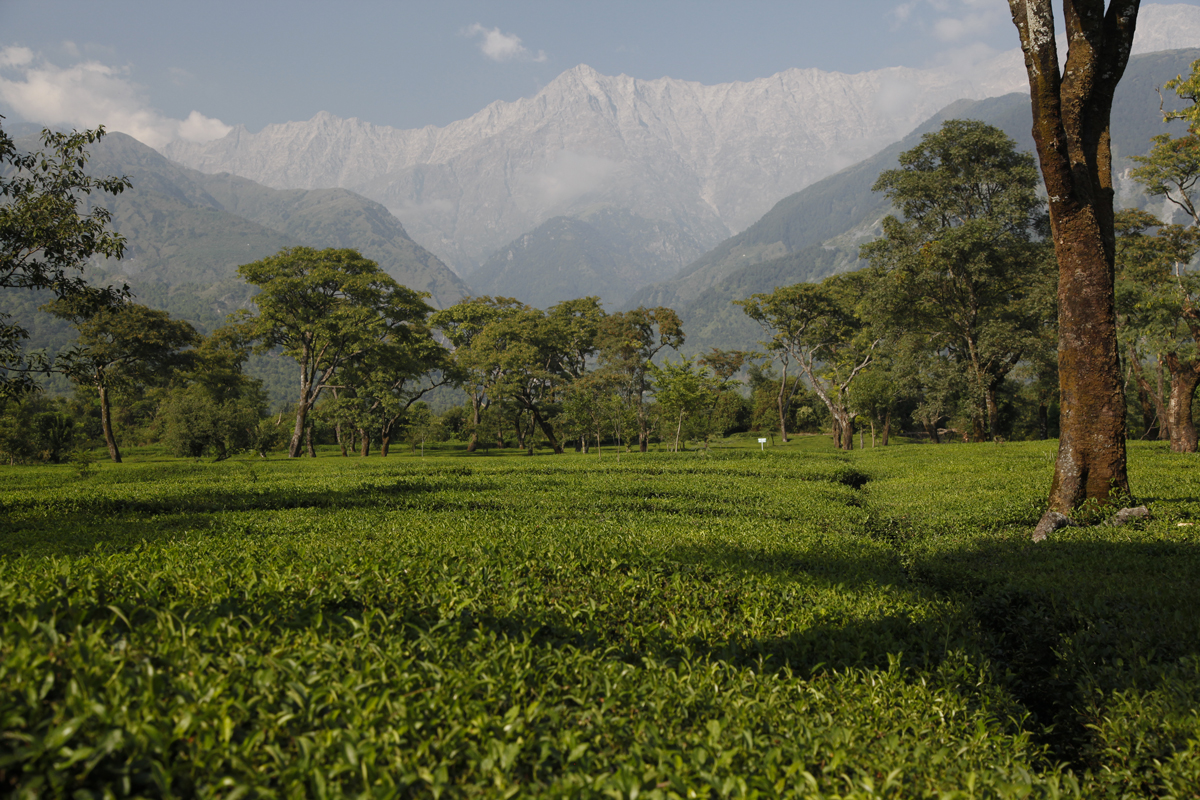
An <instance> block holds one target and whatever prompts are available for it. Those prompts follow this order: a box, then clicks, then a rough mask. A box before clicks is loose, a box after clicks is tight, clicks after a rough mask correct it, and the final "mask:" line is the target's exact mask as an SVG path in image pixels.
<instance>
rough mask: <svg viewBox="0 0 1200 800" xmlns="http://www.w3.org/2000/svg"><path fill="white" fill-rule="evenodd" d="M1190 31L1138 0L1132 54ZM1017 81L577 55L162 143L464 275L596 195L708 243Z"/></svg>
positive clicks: (1186, 14) (1198, 18)
mask: <svg viewBox="0 0 1200 800" xmlns="http://www.w3.org/2000/svg"><path fill="white" fill-rule="evenodd" d="M1014 39H1015V33H1014ZM1197 43H1200V8H1198V7H1195V6H1155V5H1150V6H1146V7H1144V8H1143V9H1142V13H1141V19H1140V21H1139V32H1138V38H1137V43H1136V45H1135V51H1136V52H1145V51H1149V50H1159V49H1168V48H1173V47H1183V46H1195V44H1197ZM1026 86H1027V84H1026V78H1025V73H1024V66H1023V63H1022V60H1021V54H1020V51H1019V50H1014V51H1011V52H1008V53H1004V54H1002V55H1000V56H999V57H997V58H996V59H994V60H993V61H991V62H990V63H988V64H984V65H982V66H979V67H976V68H974V69H971V70H963V69H961V68H955V67H940V68H931V69H909V68H902V67H895V68H888V69H882V70H875V71H872V72H863V73H858V74H854V75H847V74H842V73H835V72H823V71H821V70H816V69H792V70H787V71H785V72H781V73H779V74H777V75H772V76H770V77H768V78H761V79H758V80H754V81H749V82H744V83H727V84H720V85H716V86H705V85H702V84H699V83H693V82H688V81H682V80H675V79H673V78H660V79H658V80H648V81H647V80H638V79H636V78H631V77H628V76H626V75H619V76H615V77H611V76H606V75H602V74H600V73H598V72H596V71H595V70H593V69H591V68H590V67H587V66H583V65H580V66H577V67H575V68H573V69H570V70H568V71H566V72H564V73H563V74H562V75H560V76H559V77H558V78H556V79H555V80H554V81H553V82H551V83H550V84H549V85H547V86H546V87H545V88H544V89H542V90H541V91H540V92H538V93H537V94H536V95H535V96H533V97H530V98H523V99H521V100H517V101H515V102H511V103H507V102H496V103H493V104H491V105H489V106H488V107H487V108H485V109H483V110H482V111H480V112H479V113H477V114H475V115H473V116H471V117H469V118H467V119H464V120H460V121H458V122H454V123H451V124H450V125H447V126H445V127H443V128H435V127H432V126H430V127H426V128H421V129H417V130H400V129H396V128H389V127H384V126H377V125H372V124H370V123H368V122H364V121H362V120H358V119H340V118H338V117H334V116H332V115H330V114H328V113H320V114H317V115H316V116H315V117H313V118H312V119H310V120H308V121H306V122H288V123H282V124H277V125H269V126H267V127H266V128H264V129H263V130H262V131H260V132H258V133H251V132H249V131H247V130H246V129H244V128H237V129H235V130H233V131H232V132H230V133H229V134H228V135H227V136H225V137H224V138H222V139H218V140H215V141H211V142H207V143H203V144H197V143H190V142H183V141H176V142H172V143H170V144H169V145H167V146H166V147H165V148H164V149H163V152H164V154H165V155H167V156H168V157H169V158H171V159H173V160H175V161H178V162H180V163H182V164H185V165H186V166H189V167H192V168H194V169H197V170H199V171H201V172H208V173H217V172H231V173H233V174H235V175H240V176H242V177H246V178H250V179H251V180H254V181H257V182H259V183H262V184H265V185H267V186H271V187H275V188H281V189H312V188H320V187H342V188H347V189H351V190H353V191H355V192H358V193H360V194H363V195H365V196H367V197H369V198H371V199H373V200H376V201H378V202H380V203H382V204H383V205H385V206H386V207H387V208H388V209H389V210H390V211H392V213H393V214H395V215H396V216H397V217H398V218H399V219H400V220H401V221H402V222H403V223H404V225H405V227H406V228H407V229H408V231H409V232H410V233H411V235H412V236H413V238H414V239H415V240H416V241H418V242H420V243H421V244H422V245H424V246H425V247H427V248H428V249H430V250H431V251H433V252H434V253H436V254H437V255H438V256H440V257H442V258H443V260H445V261H447V262H448V263H450V264H451V265H452V266H454V267H455V268H456V269H458V270H459V272H460V273H467V272H470V271H471V270H472V269H473V268H474V267H475V266H477V265H479V264H481V263H482V262H483V261H484V260H485V259H487V257H488V256H489V255H490V254H491V253H492V252H494V251H495V250H496V249H497V248H499V247H502V246H504V245H505V244H506V243H508V242H510V241H512V240H514V239H515V238H517V237H518V236H520V235H521V234H523V233H525V232H527V231H530V230H532V229H533V228H535V227H537V226H538V225H540V224H541V223H543V222H545V221H546V220H548V219H551V218H553V217H557V216H577V215H579V214H581V213H585V212H587V211H588V210H589V209H594V208H595V207H597V206H601V205H603V206H610V207H615V208H619V209H624V210H626V211H629V212H631V213H633V214H636V215H638V216H640V217H643V218H646V219H649V220H656V219H657V220H663V221H667V222H671V223H673V225H674V226H678V229H682V230H683V231H684V232H686V234H687V235H689V236H691V237H693V238H694V239H695V240H696V241H698V242H699V243H700V244H701V245H702V246H704V247H711V246H713V245H715V244H716V243H718V242H719V241H721V240H722V239H724V238H726V237H727V236H729V235H730V234H731V233H734V232H737V231H740V230H742V229H744V228H746V227H747V226H749V225H750V224H752V223H753V222H755V221H756V220H757V219H758V218H759V217H761V216H762V215H763V214H764V213H765V212H766V211H767V210H769V209H770V208H771V206H772V205H773V204H774V203H775V202H777V201H778V200H779V199H780V198H782V197H785V196H787V195H789V194H791V193H793V192H796V191H798V190H799V189H802V188H804V187H805V186H808V185H809V184H811V183H813V182H814V181H817V180H819V179H821V178H823V177H825V176H827V175H830V174H832V173H833V172H835V171H837V170H838V169H840V168H842V167H845V166H848V165H850V164H853V163H855V162H858V161H860V160H862V159H863V158H866V157H867V156H869V155H871V154H873V153H875V152H877V151H879V150H880V149H882V148H883V147H885V146H887V145H888V144H890V143H892V142H894V141H896V140H897V139H899V138H900V137H902V136H904V135H905V134H907V133H908V132H909V131H911V130H912V129H913V128H915V127H916V126H917V125H918V124H920V123H921V122H922V121H924V120H926V119H928V118H929V117H930V116H931V115H932V114H933V113H934V112H936V111H937V110H938V109H940V108H942V107H943V106H945V105H947V104H948V103H951V102H953V101H955V100H958V99H963V98H983V97H991V96H996V95H1001V94H1005V93H1008V92H1013V91H1023V90H1025V89H1026Z"/></svg>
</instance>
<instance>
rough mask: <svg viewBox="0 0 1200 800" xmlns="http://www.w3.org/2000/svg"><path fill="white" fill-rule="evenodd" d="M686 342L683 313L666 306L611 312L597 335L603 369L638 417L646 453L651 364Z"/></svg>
mask: <svg viewBox="0 0 1200 800" xmlns="http://www.w3.org/2000/svg"><path fill="white" fill-rule="evenodd" d="M683 342H684V333H683V324H682V323H681V322H680V320H679V315H678V314H676V313H675V311H674V310H673V309H670V308H666V307H665V306H656V307H654V308H644V307H638V308H635V309H633V310H632V311H622V312H618V313H616V314H610V315H608V316H607V317H605V318H604V320H603V321H602V323H601V324H600V327H599V332H598V336H597V349H598V353H599V360H600V369H602V370H604V371H605V372H606V374H607V375H609V376H610V377H611V378H612V383H613V386H614V387H616V389H617V393H618V396H619V397H620V398H621V399H622V400H623V401H624V402H625V404H626V406H627V407H628V409H629V411H630V413H631V415H632V416H633V417H634V418H635V419H636V421H637V432H638V449H639V450H640V451H641V452H643V453H644V452H646V449H647V447H648V445H649V441H650V426H651V420H650V415H649V405H648V403H647V401H648V396H649V394H650V392H651V391H652V390H653V379H652V376H651V369H650V365H651V364H652V363H653V361H654V358H655V356H657V355H658V354H659V353H660V352H662V351H663V350H664V349H666V348H670V349H672V350H678V349H679V348H680V347H681V346H682V345H683ZM614 419H617V418H616V417H614Z"/></svg>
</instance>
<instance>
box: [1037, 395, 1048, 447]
mask: <svg viewBox="0 0 1200 800" xmlns="http://www.w3.org/2000/svg"><path fill="white" fill-rule="evenodd" d="M1038 438H1039V439H1041V440H1042V441H1046V440H1047V439H1049V438H1050V404H1049V403H1048V402H1047V401H1045V400H1039V401H1038Z"/></svg>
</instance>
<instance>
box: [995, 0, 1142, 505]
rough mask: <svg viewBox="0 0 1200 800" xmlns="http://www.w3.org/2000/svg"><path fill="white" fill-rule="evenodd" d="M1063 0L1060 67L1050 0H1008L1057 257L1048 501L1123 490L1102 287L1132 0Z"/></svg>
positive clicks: (1115, 357) (1120, 400)
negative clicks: (1053, 446) (1064, 45)
mask: <svg viewBox="0 0 1200 800" xmlns="http://www.w3.org/2000/svg"><path fill="white" fill-rule="evenodd" d="M1104 5H1105V4H1104V0H1063V15H1064V21H1065V24H1066V32H1067V42H1068V50H1067V59H1066V67H1065V69H1064V71H1063V72H1061V73H1060V71H1059V59H1058V49H1057V44H1056V42H1055V38H1054V10H1053V7H1052V4H1051V2H1050V0H1009V7H1010V9H1011V11H1012V18H1013V24H1015V25H1016V27H1017V30H1018V31H1019V32H1020V36H1021V49H1022V50H1023V51H1024V53H1025V68H1026V72H1027V73H1028V76H1029V87H1030V98H1031V101H1032V105H1033V138H1034V142H1035V143H1036V145H1037V151H1038V159H1039V161H1040V162H1041V169H1042V177H1043V178H1044V180H1045V182H1046V191H1047V194H1048V195H1049V199H1050V203H1049V205H1050V227H1051V232H1052V235H1053V237H1054V251H1055V255H1056V256H1057V258H1058V268H1059V273H1058V278H1059V280H1058V331H1059V334H1058V336H1059V339H1058V364H1059V388H1060V391H1061V404H1062V419H1061V423H1060V425H1061V433H1060V436H1059V446H1058V459H1057V461H1056V463H1055V469H1054V480H1053V483H1052V484H1051V488H1050V509H1051V510H1053V511H1058V512H1060V513H1064V514H1066V513H1069V512H1070V511H1071V510H1072V509H1074V508H1075V507H1077V506H1079V505H1080V504H1081V503H1083V502H1084V501H1085V500H1096V501H1099V502H1101V503H1107V502H1109V500H1110V498H1112V497H1113V496H1114V495H1118V496H1119V495H1127V494H1128V493H1129V478H1128V475H1127V472H1126V459H1125V432H1126V429H1125V392H1124V386H1123V384H1122V381H1121V369H1120V354H1119V349H1118V345H1117V320H1116V309H1115V301H1114V293H1113V277H1114V256H1115V249H1116V248H1115V234H1114V231H1113V185H1112V152H1111V144H1110V134H1109V119H1110V113H1111V110H1112V99H1113V93H1114V91H1115V90H1116V88H1117V82H1118V81H1119V80H1120V79H1121V76H1122V74H1123V73H1124V71H1125V66H1126V64H1127V63H1128V61H1129V52H1130V48H1131V46H1132V44H1133V33H1134V28H1135V27H1136V24H1137V14H1138V6H1139V2H1138V0H1111V2H1110V3H1109V6H1108V9H1107V11H1106V10H1105V7H1104Z"/></svg>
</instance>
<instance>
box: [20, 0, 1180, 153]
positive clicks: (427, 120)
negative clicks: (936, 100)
mask: <svg viewBox="0 0 1200 800" xmlns="http://www.w3.org/2000/svg"><path fill="white" fill-rule="evenodd" d="M1185 1H1186V3H1187V4H1188V5H1200V0H1185ZM1018 44H1019V43H1018V40H1017V34H1016V30H1015V28H1014V27H1013V25H1012V21H1011V18H1010V17H1009V14H1008V4H1007V3H1006V2H1004V0H836V1H833V2H831V1H830V0H790V1H783V0H737V2H711V1H709V0H692V1H691V2H682V1H681V0H636V1H633V2H630V1H627V0H604V1H603V2H593V0H570V1H569V2H568V1H566V0H562V1H560V2H550V1H549V0H506V1H504V2H501V1H499V0H492V2H479V1H473V2H472V1H468V0H462V1H461V2H458V1H456V0H437V1H436V2H435V1H434V0H421V1H420V2H416V1H415V0H391V1H390V2H383V0H341V2H337V3H333V2H329V0H320V2H310V1H309V0H292V1H291V2H278V1H276V0H237V2H227V1H226V0H206V2H204V3H199V2H195V0H188V2H176V1H175V0H153V1H152V0H105V2H96V1H95V0H88V1H87V2H81V1H80V0H0V114H3V115H4V116H5V117H7V119H8V120H9V121H11V122H16V121H27V122H36V123H44V124H51V125H58V126H64V127H84V126H87V127H91V126H94V125H96V124H98V123H102V122H103V123H105V124H106V125H107V126H108V127H109V129H111V130H124V131H126V132H128V133H131V134H133V135H135V136H137V137H138V138H139V139H142V141H144V142H146V143H147V144H151V145H153V146H159V145H161V144H162V143H165V141H167V140H169V139H171V138H176V137H182V138H186V139H193V140H198V141H203V140H205V139H211V138H216V137H219V136H222V135H224V134H225V132H227V131H228V130H229V128H230V126H232V125H238V124H241V125H245V126H246V127H247V128H248V129H250V130H251V131H257V130H260V129H262V127H263V126H265V125H268V124H270V123H277V122H287V121H291V120H307V119H309V118H311V117H312V116H313V115H314V114H316V113H317V112H319V111H328V112H330V113H332V114H334V115H336V116H339V117H346V118H348V117H357V118H359V119H362V120H365V121H368V122H372V123H375V124H379V125H389V126H393V127H398V128H418V127H423V126H425V125H435V126H443V125H446V124H448V123H450V122H453V121H454V120H458V119H463V118H465V117H468V116H470V115H471V114H474V113H475V112H477V111H479V110H480V109H482V108H484V107H485V106H486V105H488V104H489V103H491V102H494V101H497V100H503V101H512V100H516V99H518V98H520V97H527V96H532V95H534V94H536V93H537V91H538V90H539V89H540V88H542V87H543V86H545V85H546V84H547V83H549V82H550V81H552V80H553V79H554V78H555V77H556V76H557V75H559V74H560V73H562V72H563V71H565V70H567V69H570V68H571V67H574V66H576V65H578V64H588V65H589V66H591V67H593V68H595V69H596V70H598V71H599V72H601V73H604V74H607V75H617V74H622V73H623V74H626V75H631V76H633V77H635V78H642V79H655V78H661V77H664V76H669V77H672V78H678V79H683V80H691V81H698V82H701V83H705V84H715V83H727V82H730V81H747V80H753V79H755V78H761V77H766V76H769V75H772V74H774V73H776V72H780V71H782V70H785V69H790V68H793V67H799V68H809V67H815V68H819V69H822V70H828V71H839V72H850V73H853V72H863V71H867V70H872V69H878V68H882V67H889V66H910V67H928V66H936V65H942V64H947V63H949V64H954V63H968V62H977V61H980V60H983V59H985V58H987V57H990V56H993V55H995V54H997V53H999V52H1002V51H1005V50H1011V49H1013V48H1015V47H1017V46H1018Z"/></svg>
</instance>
